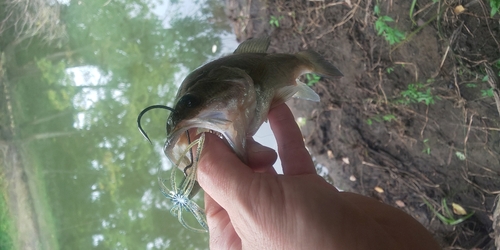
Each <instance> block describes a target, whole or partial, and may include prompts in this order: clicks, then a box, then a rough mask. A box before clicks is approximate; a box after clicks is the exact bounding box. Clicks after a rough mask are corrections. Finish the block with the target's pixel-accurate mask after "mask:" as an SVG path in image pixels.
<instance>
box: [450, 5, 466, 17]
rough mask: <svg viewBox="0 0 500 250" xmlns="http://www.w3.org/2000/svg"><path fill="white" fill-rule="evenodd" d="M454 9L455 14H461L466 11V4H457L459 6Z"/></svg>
mask: <svg viewBox="0 0 500 250" xmlns="http://www.w3.org/2000/svg"><path fill="white" fill-rule="evenodd" d="M453 11H454V12H455V14H457V15H458V14H460V13H462V12H464V11H465V8H464V6H462V5H457V7H455V9H453Z"/></svg>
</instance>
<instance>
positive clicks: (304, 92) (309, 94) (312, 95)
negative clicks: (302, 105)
mask: <svg viewBox="0 0 500 250" xmlns="http://www.w3.org/2000/svg"><path fill="white" fill-rule="evenodd" d="M295 82H297V85H296V86H294V87H295V88H296V89H297V92H295V94H294V95H293V97H295V98H300V99H304V100H309V101H313V102H319V95H318V94H316V92H314V90H313V89H311V88H310V87H309V86H307V84H305V83H303V82H301V81H300V80H299V79H296V80H295Z"/></svg>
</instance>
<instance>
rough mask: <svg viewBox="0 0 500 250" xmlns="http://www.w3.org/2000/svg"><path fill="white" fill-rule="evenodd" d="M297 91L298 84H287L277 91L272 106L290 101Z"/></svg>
mask: <svg viewBox="0 0 500 250" xmlns="http://www.w3.org/2000/svg"><path fill="white" fill-rule="evenodd" d="M295 93H297V86H295V85H294V86H285V87H283V88H280V89H278V90H277V91H276V94H275V95H274V98H273V101H272V104H271V107H274V106H276V105H278V104H281V103H283V102H286V101H288V100H289V99H290V98H291V97H292V96H293V95H295Z"/></svg>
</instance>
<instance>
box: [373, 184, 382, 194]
mask: <svg viewBox="0 0 500 250" xmlns="http://www.w3.org/2000/svg"><path fill="white" fill-rule="evenodd" d="M374 189H375V191H377V193H380V194H381V193H383V192H384V189H383V188H381V187H379V186H376V187H375V188H374Z"/></svg>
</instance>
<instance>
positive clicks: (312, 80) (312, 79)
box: [306, 73, 321, 87]
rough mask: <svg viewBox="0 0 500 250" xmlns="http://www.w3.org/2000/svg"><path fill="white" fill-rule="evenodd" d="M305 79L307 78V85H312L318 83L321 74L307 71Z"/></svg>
mask: <svg viewBox="0 0 500 250" xmlns="http://www.w3.org/2000/svg"><path fill="white" fill-rule="evenodd" d="M306 80H307V86H310V87H312V86H314V84H316V83H318V82H319V80H321V76H319V75H317V74H314V73H307V74H306Z"/></svg>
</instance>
